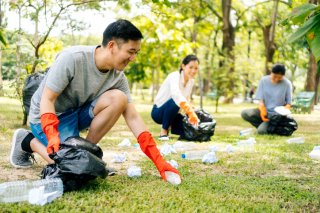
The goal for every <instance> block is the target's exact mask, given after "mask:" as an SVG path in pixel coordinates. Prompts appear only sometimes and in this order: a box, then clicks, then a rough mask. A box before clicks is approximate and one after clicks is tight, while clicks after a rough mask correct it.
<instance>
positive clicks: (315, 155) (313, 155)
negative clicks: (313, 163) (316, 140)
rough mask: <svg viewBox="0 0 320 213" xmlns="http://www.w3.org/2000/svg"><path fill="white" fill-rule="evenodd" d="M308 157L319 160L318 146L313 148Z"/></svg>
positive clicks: (319, 148) (319, 147)
mask: <svg viewBox="0 0 320 213" xmlns="http://www.w3.org/2000/svg"><path fill="white" fill-rule="evenodd" d="M309 156H310V158H312V159H314V160H320V146H315V147H314V148H313V150H312V151H311V152H310V153H309Z"/></svg>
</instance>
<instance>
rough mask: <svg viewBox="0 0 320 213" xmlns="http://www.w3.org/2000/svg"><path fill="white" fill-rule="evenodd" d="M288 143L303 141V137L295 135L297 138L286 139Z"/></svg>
mask: <svg viewBox="0 0 320 213" xmlns="http://www.w3.org/2000/svg"><path fill="white" fill-rule="evenodd" d="M287 142H288V143H296V144H301V143H304V137H297V138H289V139H288V140H287Z"/></svg>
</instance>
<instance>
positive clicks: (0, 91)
mask: <svg viewBox="0 0 320 213" xmlns="http://www.w3.org/2000/svg"><path fill="white" fill-rule="evenodd" d="M1 68H2V48H1V47H0V96H3V94H4V91H3V79H2V69H1Z"/></svg>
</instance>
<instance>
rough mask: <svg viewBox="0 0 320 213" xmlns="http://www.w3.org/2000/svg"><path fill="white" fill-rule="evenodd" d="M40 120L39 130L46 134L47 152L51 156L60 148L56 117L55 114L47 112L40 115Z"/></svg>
mask: <svg viewBox="0 0 320 213" xmlns="http://www.w3.org/2000/svg"><path fill="white" fill-rule="evenodd" d="M40 120H41V128H42V130H43V132H44V134H46V136H47V140H48V146H47V152H48V154H53V153H55V152H57V151H58V150H59V147H60V137H59V131H58V124H59V120H58V117H57V116H56V115H55V114H53V113H51V112H49V113H44V114H42V115H41V118H40Z"/></svg>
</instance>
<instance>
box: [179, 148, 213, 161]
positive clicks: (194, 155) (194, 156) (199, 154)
mask: <svg viewBox="0 0 320 213" xmlns="http://www.w3.org/2000/svg"><path fill="white" fill-rule="evenodd" d="M209 152H210V151H209V150H194V151H188V152H185V153H183V154H182V155H181V157H182V158H183V159H187V160H198V159H202V158H203V156H205V155H206V154H208V153H209Z"/></svg>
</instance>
